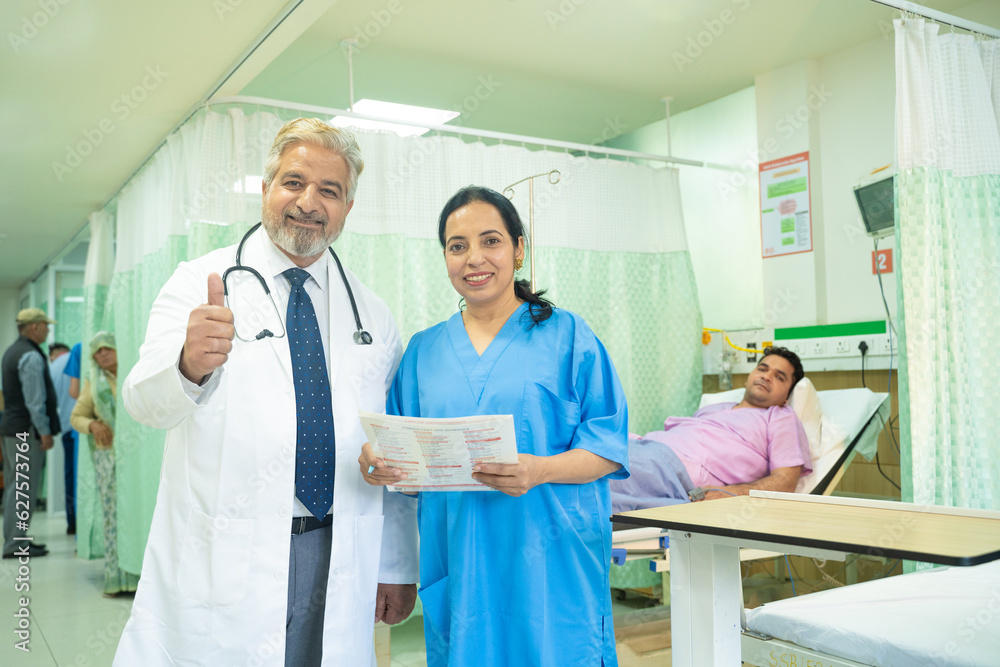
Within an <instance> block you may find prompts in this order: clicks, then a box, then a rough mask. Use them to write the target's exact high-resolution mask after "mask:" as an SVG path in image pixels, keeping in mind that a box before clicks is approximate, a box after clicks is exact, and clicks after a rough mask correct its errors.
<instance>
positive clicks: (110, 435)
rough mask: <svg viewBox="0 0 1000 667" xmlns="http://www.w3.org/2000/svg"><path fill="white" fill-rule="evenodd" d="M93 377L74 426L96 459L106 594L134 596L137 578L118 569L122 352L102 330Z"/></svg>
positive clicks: (93, 348) (93, 345)
mask: <svg viewBox="0 0 1000 667" xmlns="http://www.w3.org/2000/svg"><path fill="white" fill-rule="evenodd" d="M90 354H91V360H92V361H93V362H94V363H92V364H91V365H90V376H89V377H88V378H87V379H85V380H84V382H83V389H81V390H80V398H79V399H78V400H77V402H76V407H74V408H73V414H72V415H71V416H70V423H71V424H72V425H73V428H75V429H76V430H77V431H79V432H80V433H83V434H84V435H87V436H89V437H88V438H87V440H88V441H89V442H90V453H91V456H93V458H94V471H95V474H96V476H97V489H98V493H99V494H100V497H101V508H102V510H103V515H104V521H103V526H104V594H105V595H108V596H114V595H121V594H124V593H134V592H135V588H136V586H137V585H138V583H139V577H138V576H137V575H134V574H131V573H129V572H125V571H124V570H122V569H120V568H119V567H118V527H117V520H116V514H117V496H116V490H115V450H114V437H115V434H114V431H113V430H112V428H113V426H114V423H115V398H116V396H117V383H118V351H117V348H116V346H115V335H114V334H113V333H110V332H108V331H99V332H97V333H96V334H94V337H93V339H92V340H91V341H90Z"/></svg>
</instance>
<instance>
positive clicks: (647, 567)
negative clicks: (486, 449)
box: [610, 378, 890, 590]
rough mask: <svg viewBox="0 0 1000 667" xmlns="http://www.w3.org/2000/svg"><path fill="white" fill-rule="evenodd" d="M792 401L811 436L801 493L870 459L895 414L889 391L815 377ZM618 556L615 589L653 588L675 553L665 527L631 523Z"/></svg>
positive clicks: (825, 491) (754, 553) (615, 550)
mask: <svg viewBox="0 0 1000 667" xmlns="http://www.w3.org/2000/svg"><path fill="white" fill-rule="evenodd" d="M743 392H744V389H742V388H740V389H733V390H731V391H726V392H721V393H717V394H705V395H703V396H702V399H701V407H704V406H706V405H711V404H713V403H720V402H738V401H740V400H741V399H742V398H743ZM789 405H790V406H791V407H792V409H793V410H795V413H796V414H797V415H798V416H799V419H800V420H801V421H802V425H803V427H804V428H805V431H806V436H807V438H808V439H809V450H810V453H811V456H812V467H813V471H812V472H811V473H809V474H808V475H804V476H802V477H800V478H799V483H798V485H797V486H796V489H795V491H796V493H811V494H820V495H829V494H830V493H831V492H832V491H833V490H834V489H835V488H836V486H837V484H838V483H839V482H840V479H841V477H843V475H844V472H845V471H846V470H847V466H848V465H850V463H851V461H852V460H853V458H854V457H855V456H856V455H857V454H861V455H862V456H864V457H865V458H866V459H867V460H871V459H872V458H873V457H874V456H875V452H876V451H877V449H878V434H879V432H880V431H881V430H882V427H883V425H884V424H885V423H886V422H887V421H888V419H889V413H890V404H889V394H885V393H875V392H873V391H871V390H869V389H864V388H855V389H836V390H828V391H819V392H818V391H816V389H815V387H813V384H812V382H811V381H810V380H809V378H803V379H802V380H800V381H799V382H798V384H796V386H795V388H794V389H793V390H792V396H791V397H790V398H789ZM611 547H612V560H613V562H614V563H615V565H617V566H618V567H612V568H611V573H610V581H611V588H615V589H620V590H625V589H631V590H652V588H653V587H654V586H657V585H660V584H661V583H663V576H662V574H661V573H663V572H668V571H669V570H670V552H669V549H668V548H667V545H666V540H665V531H662V530H660V529H658V528H629V529H625V530H615V531H614V532H613V534H612V544H611ZM779 555H780V554H778V553H774V552H767V551H761V550H755V549H744V550H743V551H742V552H741V555H740V558H741V560H757V559H761V558H769V557H776V556H779Z"/></svg>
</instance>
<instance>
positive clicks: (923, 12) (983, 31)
mask: <svg viewBox="0 0 1000 667" xmlns="http://www.w3.org/2000/svg"><path fill="white" fill-rule="evenodd" d="M871 1H872V2H874V3H875V4H877V5H885V6H886V7H892V8H894V9H901V10H903V11H907V12H911V13H913V14H918V15H920V16H923V17H924V18H926V19H930V20H932V21H937V22H938V23H944V24H945V25H950V26H952V27H955V28H961V29H962V30H968V31H969V32H975V33H979V34H980V35H987V36H988V37H998V38H1000V30H997V29H996V28H991V27H990V26H988V25H983V24H982V23H975V22H973V21H967V20H965V19H963V18H959V17H958V16H953V15H951V14H945V13H944V12H939V11H938V10H936V9H931V8H930V7H924V6H923V5H918V4H917V3H915V2H908V0H871Z"/></svg>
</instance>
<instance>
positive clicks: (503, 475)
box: [472, 454, 549, 498]
mask: <svg viewBox="0 0 1000 667" xmlns="http://www.w3.org/2000/svg"><path fill="white" fill-rule="evenodd" d="M547 458H549V457H545V456H534V455H532V454H518V455H517V463H477V464H476V465H474V466H473V467H472V479H474V480H476V481H477V482H482V483H483V484H485V485H486V486H488V487H490V488H493V489H496V490H497V491H502V492H503V493H506V494H507V495H508V496H514V497H515V498H516V497H518V496H523V495H524V494H526V493H527V492H528V491H531V490H532V489H533V488H535V487H536V486H538V485H539V484H542V483H543V482H545V481H546V480H545V477H544V471H545V460H546V459H547Z"/></svg>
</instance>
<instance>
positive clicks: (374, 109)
mask: <svg viewBox="0 0 1000 667" xmlns="http://www.w3.org/2000/svg"><path fill="white" fill-rule="evenodd" d="M351 111H353V112H354V113H360V114H365V115H368V116H378V117H379V118H387V119H391V120H397V121H400V122H403V123H407V124H406V125H401V124H399V123H389V122H385V121H379V120H367V119H364V118H351V117H350V116H336V117H335V118H333V120H331V121H330V123H331V124H332V125H334V126H336V127H355V128H358V129H360V130H385V131H389V132H395V133H396V134H398V135H399V136H401V137H411V136H414V135H420V134H424V133H426V132H429V131H430V130H429V128H427V127H422V126H421V125H424V124H426V125H444V124H445V123H447V122H448V121H450V120H452V119H454V118H457V117H458V115H459V112H458V111H445V110H444V109H432V108H430V107H418V106H414V105H412V104H397V103H395V102H381V101H379V100H369V99H364V100H358V101H357V102H355V103H354V108H352V109H351Z"/></svg>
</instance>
